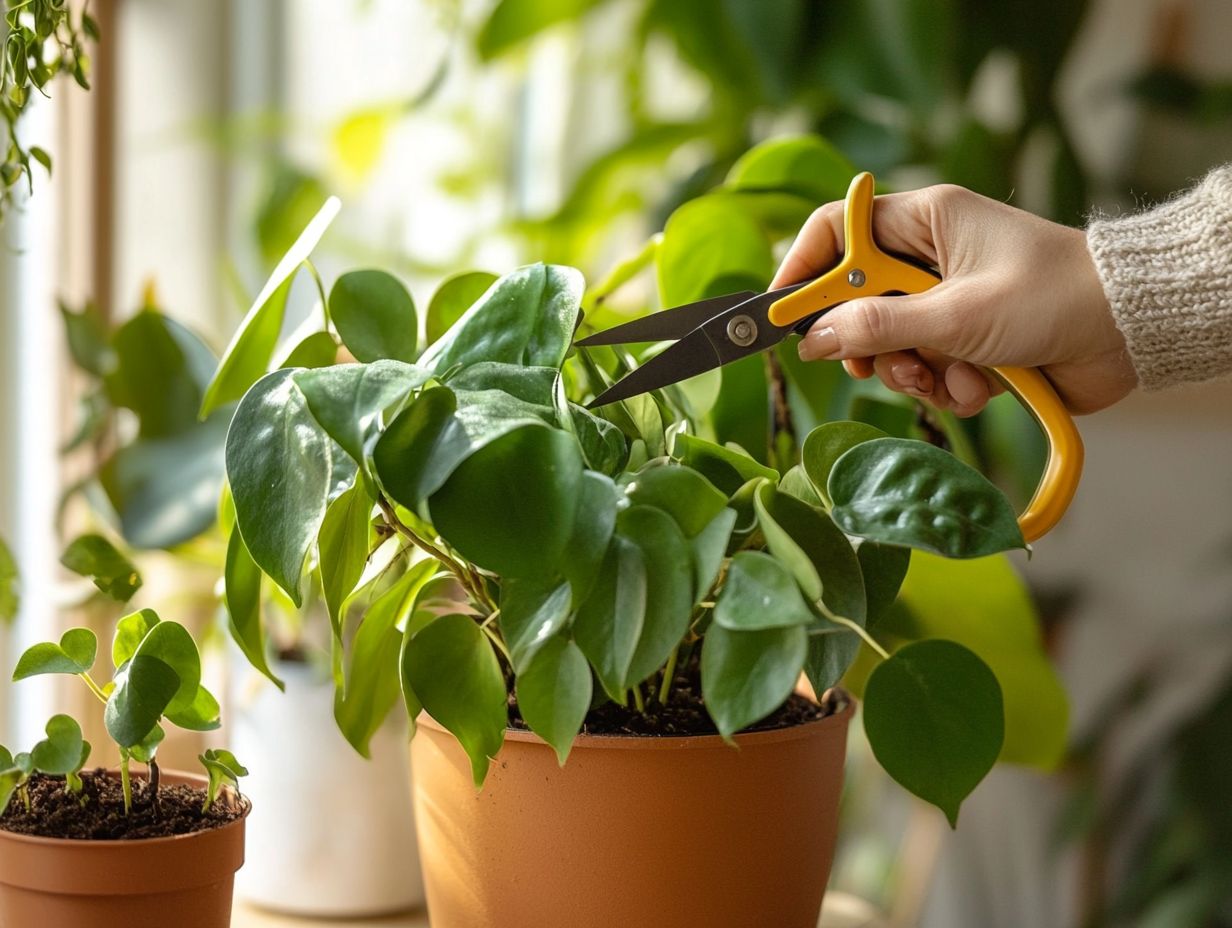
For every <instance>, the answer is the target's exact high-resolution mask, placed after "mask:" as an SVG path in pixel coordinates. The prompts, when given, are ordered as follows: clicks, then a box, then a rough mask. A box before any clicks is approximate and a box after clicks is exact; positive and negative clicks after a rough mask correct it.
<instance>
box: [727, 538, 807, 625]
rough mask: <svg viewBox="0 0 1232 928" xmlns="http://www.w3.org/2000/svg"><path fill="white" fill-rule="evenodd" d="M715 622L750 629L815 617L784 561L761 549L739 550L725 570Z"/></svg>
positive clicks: (799, 622) (794, 622)
mask: <svg viewBox="0 0 1232 928" xmlns="http://www.w3.org/2000/svg"><path fill="white" fill-rule="evenodd" d="M714 621H715V624H716V625H719V626H722V627H723V628H726V629H730V630H732V631H753V630H757V629H766V628H783V627H788V626H804V625H811V624H813V622H814V621H815V617H814V615H813V613H812V612H811V611H810V610H809V607H808V604H807V603H806V602H805V601H804V598H803V597H802V596H801V595H800V588H799V587H798V586H797V585H796V581H795V580H794V579H793V578H792V575H791V573H790V572H789V571H788V569H787V568H786V567H785V566H784V565H783V564H781V563H780V562H779V561H777V560H775V558H773V557H771V556H770V555H769V554H765V553H764V552H761V551H741V552H739V553H738V554H736V555H735V556H734V557H732V559H731V564H730V566H729V567H728V569H727V579H726V580H724V581H723V590H722V592H721V593H720V594H719V600H718V602H717V603H716V604H715V607H714Z"/></svg>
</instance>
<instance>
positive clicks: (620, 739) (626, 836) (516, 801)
mask: <svg viewBox="0 0 1232 928" xmlns="http://www.w3.org/2000/svg"><path fill="white" fill-rule="evenodd" d="M852 712H853V706H852V704H851V702H850V701H848V705H847V707H846V708H844V709H843V710H842V711H841V712H839V713H837V714H835V715H831V716H828V717H826V718H824V719H820V720H818V721H816V722H809V723H807V724H804V725H800V726H796V727H794V728H786V729H780V730H777V731H766V732H755V733H752V734H743V735H738V736H737V737H736V739H735V740H736V743H737V744H738V745H739V750H735V749H733V748H731V747H730V746H728V745H725V744H724V743H723V742H722V740H720V738H719V737H718V736H717V735H712V736H700V737H682V738H644V737H632V736H587V735H582V736H580V737H579V738H578V740H577V743H576V744H575V745H574V748H573V753H572V754H570V756H569V762H568V764H566V766H565V767H564V768H561V767H559V766H557V763H556V755H555V753H554V752H553V751H552V749H551V748H549V747H548V746H547V745H546V744H544V743H543V742H542V741H541V740H540V739H539V738H538V737H536V736H535V735H532V734H530V733H529V732H523V731H509V732H508V733H507V734H506V737H505V746H504V748H502V749H501V752H500V754H499V755H498V756H497V758H496V760H495V761H494V762H493V764H492V770H491V772H490V773H489V774H488V779H487V782H486V783H485V784H484V787H483V789H482V790H481V791H478V792H477V791H476V790H475V787H474V784H473V782H472V780H471V771H470V764H469V763H468V761H467V759H466V755H465V754H464V753H463V751H462V749H461V748H460V747H459V746H458V745H457V743H456V742H455V741H454V739H453V737H452V736H450V735H449V734H448V733H447V732H445V731H443V730H442V729H441V728H440V727H439V726H438V725H437V724H436V723H435V722H434V721H433V720H432V719H430V718H429V717H427V716H426V715H423V716H421V717H420V723H421V727H420V731H419V734H418V736H417V737H416V738H415V740H414V742H412V747H411V752H412V765H413V766H414V769H415V803H416V809H415V812H416V819H417V821H418V827H419V845H420V853H421V855H422V860H423V868H424V882H425V885H426V888H427V896H428V912H429V915H430V918H431V921H432V928H491V926H493V925H499V926H500V928H616V926H620V928H624V926H630V928H632V926H638V928H641V926H663V928H668V926H670V928H694V926H696V928H750V926H754V925H766V926H773V928H816V926H817V920H818V918H819V915H820V911H821V900H822V896H823V894H824V892H825V886H826V881H827V879H828V878H829V875H830V865H831V863H832V862H833V858H834V844H835V838H836V833H837V825H838V800H839V792H840V790H841V787H842V782H843V761H844V758H845V755H846V741H847V725H848V722H849V721H850V719H851V714H852Z"/></svg>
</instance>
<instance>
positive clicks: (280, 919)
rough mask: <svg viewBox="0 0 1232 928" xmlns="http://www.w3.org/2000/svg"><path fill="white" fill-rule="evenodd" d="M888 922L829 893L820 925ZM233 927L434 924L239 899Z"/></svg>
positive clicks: (842, 927)
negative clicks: (269, 908)
mask: <svg viewBox="0 0 1232 928" xmlns="http://www.w3.org/2000/svg"><path fill="white" fill-rule="evenodd" d="M884 924H885V923H884V922H883V921H882V920H881V919H880V917H879V916H878V915H877V913H876V912H875V911H874V910H873V908H872V907H871V906H870V905H868V903H866V902H861V901H860V900H859V899H856V898H855V897H853V896H847V895H844V894H843V893H830V894H829V895H827V896H826V905H825V910H824V911H823V912H822V916H821V924H820V925H819V926H818V928H882V926H884ZM231 928H430V926H429V925H428V916H427V915H425V914H424V913H423V912H411V913H409V914H406V915H393V916H388V917H385V918H366V919H360V920H358V921H356V920H351V919H339V920H337V921H333V920H330V919H317V918H311V919H308V918H293V917H290V916H287V915H274V914H272V913H268V912H263V911H261V910H259V909H254V908H251V907H249V906H247V905H244V904H243V903H236V906H235V913H234V916H233V918H232V921H231Z"/></svg>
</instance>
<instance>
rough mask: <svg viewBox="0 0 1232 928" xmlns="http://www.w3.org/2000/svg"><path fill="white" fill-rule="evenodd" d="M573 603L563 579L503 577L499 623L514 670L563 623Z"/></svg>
mask: <svg viewBox="0 0 1232 928" xmlns="http://www.w3.org/2000/svg"><path fill="white" fill-rule="evenodd" d="M572 605H573V593H572V590H570V588H569V582H568V581H567V580H557V579H551V580H548V581H542V580H516V579H515V580H507V581H505V582H504V583H503V584H501V598H500V627H501V631H502V632H503V633H504V636H505V644H507V645H508V646H509V654H510V656H511V657H512V659H513V667H514V669H515V670H516V671H518V673H521V672H522V670H523V669H525V667H526V665H527V662H528V661H529V660H530V659H531V658H532V657H533V656H534V655H535V652H536V651H538V650H539V648H541V647H543V645H544V644H546V643H547V642H548V641H551V640H552V639H553V638H554V637H555V635H556V633H557V632H559V631H560V630H561V629H562V628H564V627H565V623H566V622H567V621H568V620H569V612H570V609H571V608H572Z"/></svg>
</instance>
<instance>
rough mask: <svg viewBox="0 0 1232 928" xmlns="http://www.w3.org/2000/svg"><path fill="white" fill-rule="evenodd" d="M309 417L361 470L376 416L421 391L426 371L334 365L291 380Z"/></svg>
mask: <svg viewBox="0 0 1232 928" xmlns="http://www.w3.org/2000/svg"><path fill="white" fill-rule="evenodd" d="M292 376H293V377H294V379H295V384H296V386H298V387H299V389H300V392H301V393H302V394H303V396H304V400H305V402H307V404H308V411H309V412H311V413H312V417H313V418H314V419H316V421H317V422H318V423H320V425H321V428H323V429H324V430H325V431H326V433H328V434H329V436H330V437H331V438H332V439H333V440H334V441H336V442H337V443H338V444H339V445H340V446H341V447H342V449H343V450H344V451H346V453H347V454H349V455H350V456H351V458H352V459H353V460H354V461H355V463H357V464H360V465H362V464H363V463H364V453H365V449H366V445H367V442H368V441H369V437H370V436H371V435H372V434H373V432H374V431H375V429H376V426H377V424H378V421H379V419H380V416H381V413H382V412H384V411H385V410H386V409H389V408H390V407H392V406H393V405H394V404H395V403H397V402H398V401H399V400H401V399H402V398H403V397H404V396H406V395H407V394H409V393H410V392H411V391H412V390H414V389H415V388H416V387H419V386H422V385H423V384H424V383H425V382H426V381H427V380H428V378H429V377H430V376H431V375H430V374H429V373H428V372H427V371H425V370H423V369H421V368H417V367H414V366H413V365H410V364H405V363H403V362H401V361H384V360H380V361H374V362H373V363H371V364H337V365H334V366H333V367H323V368H319V369H317V370H305V371H296V372H295V373H294V374H293V375H292Z"/></svg>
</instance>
